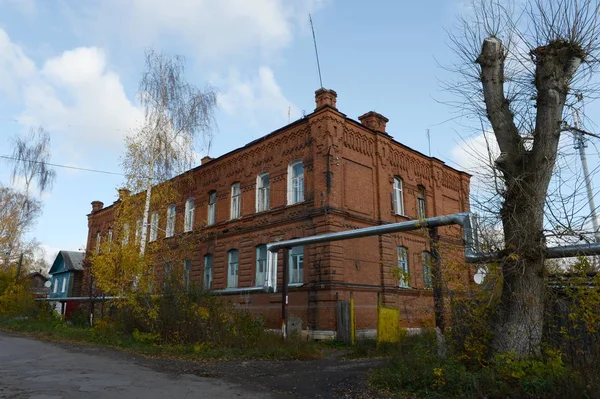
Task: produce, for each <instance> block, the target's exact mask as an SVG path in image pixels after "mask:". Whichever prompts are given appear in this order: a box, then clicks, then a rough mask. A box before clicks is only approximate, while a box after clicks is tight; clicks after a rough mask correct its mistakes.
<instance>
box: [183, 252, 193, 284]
mask: <svg viewBox="0 0 600 399" xmlns="http://www.w3.org/2000/svg"><path fill="white" fill-rule="evenodd" d="M191 273H192V260H191V259H185V260H184V261H183V275H182V276H183V288H185V289H186V290H189V289H190V275H191Z"/></svg>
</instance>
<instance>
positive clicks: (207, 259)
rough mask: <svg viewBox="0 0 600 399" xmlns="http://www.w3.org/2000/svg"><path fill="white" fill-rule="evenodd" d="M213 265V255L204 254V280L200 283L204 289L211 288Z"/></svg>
mask: <svg viewBox="0 0 600 399" xmlns="http://www.w3.org/2000/svg"><path fill="white" fill-rule="evenodd" d="M213 265H214V257H213V255H212V254H206V255H204V281H203V282H202V284H203V287H204V289H205V290H210V289H211V288H212V277H213Z"/></svg>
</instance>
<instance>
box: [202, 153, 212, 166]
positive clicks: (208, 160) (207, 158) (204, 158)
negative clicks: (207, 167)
mask: <svg viewBox="0 0 600 399" xmlns="http://www.w3.org/2000/svg"><path fill="white" fill-rule="evenodd" d="M212 160H213V159H212V158H211V157H209V156H208V155H207V156H205V157H203V158H202V159H201V160H200V165H204V164H205V163H208V162H210V161H212Z"/></svg>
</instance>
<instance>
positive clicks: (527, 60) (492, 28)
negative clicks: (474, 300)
mask: <svg viewBox="0 0 600 399" xmlns="http://www.w3.org/2000/svg"><path fill="white" fill-rule="evenodd" d="M472 5H473V14H472V15H471V16H470V17H465V18H464V19H462V21H461V22H462V24H461V28H460V32H459V33H457V34H454V35H452V36H451V38H452V41H453V44H454V49H455V50H456V52H457V54H458V55H459V56H460V57H461V59H462V61H463V63H461V64H459V65H457V68H456V71H457V72H458V73H459V77H460V83H459V84H457V85H449V88H450V89H451V90H452V91H454V92H455V93H456V94H458V95H460V96H462V99H463V101H460V102H459V104H460V107H461V112H464V111H465V110H467V111H472V115H475V116H476V117H479V118H480V120H481V121H482V123H483V129H484V130H491V131H492V132H493V136H494V137H495V140H496V142H497V145H498V147H499V150H500V154H499V156H498V157H496V158H495V159H493V167H494V169H495V170H494V172H495V173H494V175H495V177H497V178H498V181H499V185H498V186H497V187H496V189H497V190H496V192H497V194H498V198H499V199H500V201H499V202H500V209H499V212H498V217H499V218H500V220H501V223H502V231H503V237H504V243H503V244H504V245H503V250H502V251H501V253H500V254H501V258H500V265H501V271H502V290H501V292H502V293H501V298H500V306H499V308H498V311H497V312H498V314H497V315H496V317H494V319H493V320H494V338H493V340H492V346H493V349H494V350H495V351H498V352H508V351H513V352H515V353H516V354H517V355H518V356H521V357H526V356H531V355H537V354H539V353H540V343H541V338H542V328H543V312H544V303H543V296H544V279H543V274H544V261H545V257H544V251H545V248H546V240H547V237H546V235H545V234H544V226H545V220H546V218H545V210H546V209H547V200H548V194H549V193H548V190H549V184H550V181H551V178H552V176H553V173H554V172H555V169H556V161H557V154H558V150H559V142H560V138H561V135H562V134H564V131H565V129H566V128H568V127H569V125H570V123H569V118H570V114H571V109H572V107H575V106H576V104H577V103H578V101H579V100H580V99H581V96H582V95H588V94H591V93H593V89H594V86H593V85H591V84H590V78H591V77H592V76H594V73H595V71H596V67H597V59H598V46H599V44H600V41H599V37H598V35H599V33H600V31H599V25H598V17H599V11H600V9H599V5H598V3H597V1H593V0H579V1H577V0H528V1H525V2H522V3H518V7H521V8H519V9H517V4H515V3H513V2H500V1H494V0H491V1H490V0H481V1H475V2H473V3H472ZM589 97H592V96H591V95H590V96H589ZM589 97H588V98H589Z"/></svg>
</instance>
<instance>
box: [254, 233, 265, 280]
mask: <svg viewBox="0 0 600 399" xmlns="http://www.w3.org/2000/svg"><path fill="white" fill-rule="evenodd" d="M266 278H267V246H266V245H264V244H263V245H259V246H257V247H256V280H255V281H256V286H257V287H262V286H263V285H264V284H265V279H266Z"/></svg>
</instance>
